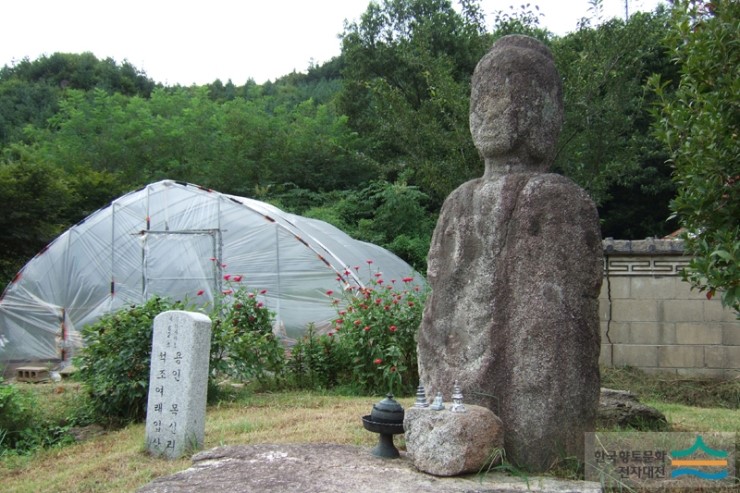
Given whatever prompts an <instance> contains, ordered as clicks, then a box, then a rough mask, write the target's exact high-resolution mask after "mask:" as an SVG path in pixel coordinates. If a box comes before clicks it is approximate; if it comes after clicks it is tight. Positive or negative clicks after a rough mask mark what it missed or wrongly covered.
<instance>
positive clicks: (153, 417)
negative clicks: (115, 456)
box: [146, 311, 211, 459]
mask: <svg viewBox="0 0 740 493" xmlns="http://www.w3.org/2000/svg"><path fill="white" fill-rule="evenodd" d="M210 349H211V320H210V319H209V318H208V317H207V316H205V315H203V314H202V313H194V312H185V311H167V312H163V313H160V314H159V315H157V317H156V318H155V319H154V335H153V338H152V360H151V369H150V373H149V400H148V402H147V410H146V446H147V450H148V451H149V452H150V453H151V454H153V455H157V456H164V457H166V458H168V459H176V458H178V457H181V456H183V455H184V454H186V453H188V452H191V451H193V450H196V449H198V448H200V447H202V445H203V438H204V435H205V422H206V419H205V418H206V393H207V388H208V360H209V355H210Z"/></svg>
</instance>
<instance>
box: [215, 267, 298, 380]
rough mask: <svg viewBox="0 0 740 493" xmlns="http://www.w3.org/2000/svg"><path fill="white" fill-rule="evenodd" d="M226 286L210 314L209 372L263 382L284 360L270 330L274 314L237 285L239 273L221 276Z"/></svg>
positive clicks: (277, 372)
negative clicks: (227, 283) (211, 322)
mask: <svg viewBox="0 0 740 493" xmlns="http://www.w3.org/2000/svg"><path fill="white" fill-rule="evenodd" d="M225 277H226V279H227V281H229V286H230V287H229V289H227V290H225V291H224V292H223V294H222V296H220V297H219V298H218V299H217V300H216V303H215V309H214V310H213V311H212V312H211V314H210V317H211V320H213V326H212V335H211V357H210V370H211V375H218V374H221V375H225V376H228V377H230V378H233V379H236V380H241V381H244V380H249V379H257V381H259V382H260V383H261V384H265V383H266V381H267V379H268V378H270V377H278V378H279V376H280V375H281V373H282V369H283V366H284V364H285V351H284V349H283V346H282V344H281V342H280V340H279V339H278V338H277V337H275V335H274V334H273V332H272V323H273V320H274V314H273V313H272V312H271V311H270V310H268V309H267V307H266V306H265V304H264V302H263V301H260V299H259V296H260V295H264V294H265V293H266V291H265V290H262V291H260V292H259V293H257V292H253V291H249V290H248V289H247V288H246V287H243V286H239V285H238V283H239V282H241V277H240V276H228V275H227V276H225Z"/></svg>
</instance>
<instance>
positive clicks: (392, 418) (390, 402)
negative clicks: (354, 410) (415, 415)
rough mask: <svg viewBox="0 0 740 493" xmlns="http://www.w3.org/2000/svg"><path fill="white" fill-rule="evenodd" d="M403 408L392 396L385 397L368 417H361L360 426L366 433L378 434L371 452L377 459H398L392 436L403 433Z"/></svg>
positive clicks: (398, 455)
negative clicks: (376, 443) (376, 441)
mask: <svg viewBox="0 0 740 493" xmlns="http://www.w3.org/2000/svg"><path fill="white" fill-rule="evenodd" d="M403 418H404V411H403V407H401V405H400V404H399V403H398V402H397V401H396V400H395V399H393V394H388V395H386V397H385V399H383V400H382V401H380V402H378V403H377V404H375V405H374V406H373V410H372V412H371V413H370V415H369V416H363V417H362V425H363V426H364V427H365V429H366V430H367V431H370V432H372V433H378V434H379V439H378V445H376V446H375V448H373V450H372V454H373V455H375V456H377V457H385V458H389V459H395V458H398V457H400V455H401V454H399V453H398V449H397V448H396V447H395V446H394V445H393V435H400V434H402V433H403Z"/></svg>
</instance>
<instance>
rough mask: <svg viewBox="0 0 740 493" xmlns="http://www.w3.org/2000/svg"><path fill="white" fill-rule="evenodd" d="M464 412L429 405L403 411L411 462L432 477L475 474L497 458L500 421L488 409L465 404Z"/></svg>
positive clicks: (501, 435) (501, 439)
mask: <svg viewBox="0 0 740 493" xmlns="http://www.w3.org/2000/svg"><path fill="white" fill-rule="evenodd" d="M465 409H466V412H464V413H453V412H451V411H449V410H447V409H445V410H443V411H433V410H431V409H429V408H426V409H420V408H413V407H412V408H409V409H407V410H406V416H405V418H404V422H403V427H404V429H405V430H406V435H405V438H406V452H407V455H408V457H409V458H411V460H412V461H413V463H414V465H415V466H416V467H417V468H418V469H419V470H420V471H423V472H426V473H429V474H434V475H435V476H457V475H459V474H466V473H477V472H478V471H480V470H481V469H482V468H484V467H488V466H489V465H492V464H493V462H494V461H497V460H500V454H498V455H497V454H495V451H496V449H503V447H504V431H503V424H502V423H501V420H500V419H499V418H498V416H496V415H495V414H493V412H492V411H491V410H490V409H487V408H485V407H482V406H475V405H469V404H466V405H465Z"/></svg>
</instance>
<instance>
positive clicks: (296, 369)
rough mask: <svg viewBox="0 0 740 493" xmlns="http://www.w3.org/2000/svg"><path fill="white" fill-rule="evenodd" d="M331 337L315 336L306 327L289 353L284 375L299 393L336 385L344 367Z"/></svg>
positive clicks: (334, 338)
mask: <svg viewBox="0 0 740 493" xmlns="http://www.w3.org/2000/svg"><path fill="white" fill-rule="evenodd" d="M336 341H337V339H336V337H334V334H333V333H332V334H331V335H325V334H321V335H317V334H316V332H315V327H314V325H313V324H309V326H308V330H307V332H306V335H305V336H303V338H302V339H301V340H299V341H298V342H297V343H296V344H295V345H294V346H293V347H292V348H291V351H290V359H289V360H288V364H287V366H288V371H289V372H290V374H291V375H292V377H293V379H294V382H295V384H296V385H297V386H298V388H301V389H329V388H332V387H334V386H336V385H337V384H339V383H340V379H339V376H340V375H341V374H342V370H343V368H344V367H345V366H346V365H345V364H344V361H343V355H342V353H341V348H340V347H339V345H338V344H337V342H336Z"/></svg>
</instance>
